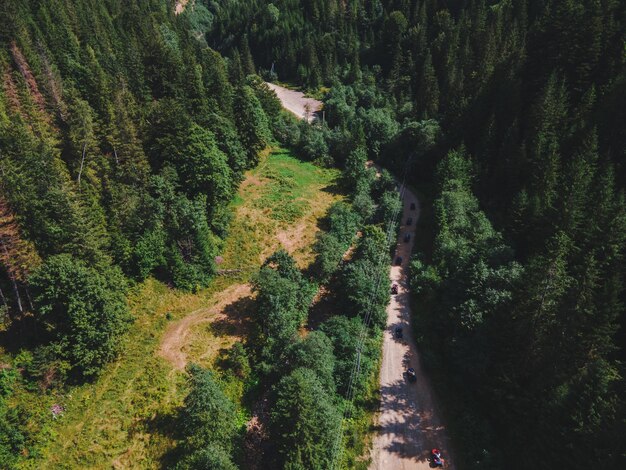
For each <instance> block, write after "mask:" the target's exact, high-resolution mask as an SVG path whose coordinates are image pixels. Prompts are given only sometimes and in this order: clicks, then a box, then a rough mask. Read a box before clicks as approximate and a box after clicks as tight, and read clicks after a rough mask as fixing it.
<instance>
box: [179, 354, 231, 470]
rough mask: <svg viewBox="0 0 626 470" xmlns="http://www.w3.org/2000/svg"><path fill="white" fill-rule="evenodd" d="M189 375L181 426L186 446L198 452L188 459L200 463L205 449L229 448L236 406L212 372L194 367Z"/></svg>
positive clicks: (190, 367) (191, 367) (203, 457)
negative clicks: (212, 446)
mask: <svg viewBox="0 0 626 470" xmlns="http://www.w3.org/2000/svg"><path fill="white" fill-rule="evenodd" d="M188 372H189V385H190V392H189V394H188V395H187V397H186V398H185V407H184V408H183V411H182V415H181V417H180V425H181V430H182V433H183V435H184V436H185V442H186V446H187V447H188V448H189V449H199V451H197V452H196V453H194V454H192V455H191V457H190V459H189V460H190V461H191V462H198V464H200V462H202V461H203V459H206V455H205V454H206V450H207V449H206V448H207V447H209V446H211V445H215V446H218V447H222V448H223V449H228V450H229V449H230V446H231V439H232V438H233V436H234V435H235V432H236V415H235V405H234V404H233V403H232V402H231V401H230V400H229V399H228V397H227V396H226V395H225V394H224V392H223V390H222V388H221V386H220V383H219V382H218V380H217V378H216V377H215V375H214V373H213V372H211V371H209V370H205V369H202V368H200V367H198V366H196V365H191V366H189V368H188ZM222 453H223V452H222ZM220 457H221V458H220V459H219V460H218V462H219V461H222V462H223V461H224V459H223V456H220ZM189 465H191V464H189ZM190 468H195V467H190ZM200 468H202V467H200ZM218 468H219V467H218Z"/></svg>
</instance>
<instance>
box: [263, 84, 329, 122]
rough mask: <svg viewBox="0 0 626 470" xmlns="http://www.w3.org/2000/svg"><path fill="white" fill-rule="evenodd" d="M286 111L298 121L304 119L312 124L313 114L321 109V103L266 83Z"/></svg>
mask: <svg viewBox="0 0 626 470" xmlns="http://www.w3.org/2000/svg"><path fill="white" fill-rule="evenodd" d="M266 83H267V86H269V87H270V88H271V89H272V90H274V93H276V96H278V99H279V100H280V102H281V103H282V105H283V108H285V109H286V110H287V111H290V112H292V113H293V114H295V115H296V116H297V117H299V118H300V119H306V120H307V121H309V122H313V120H314V119H315V113H317V112H318V111H319V110H320V109H322V102H321V101H318V100H316V99H313V98H307V97H306V96H304V93H302V92H300V91H295V90H290V89H288V88H285V87H282V86H280V85H274V84H273V83H269V82H266Z"/></svg>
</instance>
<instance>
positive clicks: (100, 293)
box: [30, 255, 130, 377]
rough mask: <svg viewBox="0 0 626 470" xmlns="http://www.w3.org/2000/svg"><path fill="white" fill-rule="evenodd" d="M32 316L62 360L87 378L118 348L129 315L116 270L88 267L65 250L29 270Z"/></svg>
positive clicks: (123, 289)
mask: <svg viewBox="0 0 626 470" xmlns="http://www.w3.org/2000/svg"><path fill="white" fill-rule="evenodd" d="M30 284H31V286H32V287H33V291H34V292H33V294H34V297H33V300H34V302H35V304H36V307H37V320H38V322H39V324H40V325H41V326H43V327H45V330H46V331H47V332H48V334H49V335H50V341H51V342H52V343H53V344H54V345H55V349H56V350H57V351H58V354H59V356H60V358H61V359H63V360H67V361H68V362H69V364H70V366H71V367H72V368H73V369H75V370H76V372H78V373H79V374H81V375H83V376H85V377H91V376H93V375H95V374H97V373H98V372H99V370H100V369H101V368H102V366H103V365H104V364H105V363H107V362H109V361H110V360H112V359H113V358H114V357H115V356H116V354H117V353H118V352H119V350H120V346H121V336H122V334H123V333H124V332H125V331H126V329H127V327H128V322H129V320H130V316H129V313H128V307H127V305H126V300H125V298H124V291H125V281H124V277H123V276H122V274H121V272H120V270H119V269H117V268H115V267H111V266H99V267H98V269H95V268H91V267H88V266H87V265H85V263H83V262H82V261H80V260H78V259H76V258H73V257H72V256H70V255H57V256H53V257H50V258H48V259H47V260H46V262H45V263H44V264H43V265H42V266H41V267H40V268H39V269H38V270H37V271H36V272H35V273H34V274H33V275H32V277H31V279H30Z"/></svg>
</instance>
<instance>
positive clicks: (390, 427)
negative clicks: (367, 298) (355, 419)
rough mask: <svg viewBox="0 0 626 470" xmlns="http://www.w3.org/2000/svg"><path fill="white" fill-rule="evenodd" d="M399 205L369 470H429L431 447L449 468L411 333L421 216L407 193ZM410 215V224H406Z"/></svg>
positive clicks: (442, 434)
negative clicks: (410, 280)
mask: <svg viewBox="0 0 626 470" xmlns="http://www.w3.org/2000/svg"><path fill="white" fill-rule="evenodd" d="M411 203H415V205H416V208H415V209H414V210H411V209H410V206H411ZM403 204H404V212H403V214H402V221H401V222H402V226H401V230H400V235H399V237H398V244H397V249H396V256H401V257H402V260H403V261H402V264H401V265H400V266H397V265H396V264H395V259H394V265H393V266H392V268H391V272H390V279H391V283H394V282H395V283H396V284H398V286H399V289H398V294H397V295H393V296H391V302H390V303H389V306H388V307H387V330H386V331H385V333H384V344H383V362H382V366H381V370H380V389H381V406H380V414H379V415H378V416H377V423H376V424H377V429H378V432H377V435H376V437H375V438H374V443H373V449H372V463H371V465H370V469H371V470H401V469H404V470H409V469H411V470H412V469H427V468H430V462H429V460H428V458H429V456H430V451H431V449H432V448H433V447H436V448H439V449H443V457H444V458H445V459H446V468H448V469H452V468H454V466H453V465H452V462H451V461H450V459H449V457H450V454H449V452H448V449H449V445H448V439H447V436H446V431H445V428H444V426H443V423H442V421H441V419H440V417H439V416H438V414H437V410H436V408H435V403H434V397H433V393H432V390H431V387H430V383H429V381H428V378H427V377H426V375H425V374H424V371H423V370H422V367H421V364H420V360H419V354H418V351H417V348H416V346H415V340H414V339H413V334H412V331H411V316H410V309H409V292H408V285H407V277H408V271H409V258H410V256H411V250H412V248H413V239H414V236H415V225H416V223H417V221H418V218H419V214H420V212H419V211H420V208H419V202H418V200H417V198H416V197H415V195H414V194H413V193H412V192H411V191H409V190H405V192H404V197H403ZM409 217H411V218H412V219H413V221H412V224H411V225H410V226H407V225H406V222H407V219H408V218H409ZM406 233H410V236H411V239H410V241H409V242H405V241H404V237H405V234H406ZM397 327H401V328H402V333H403V338H401V339H400V338H396V337H395V336H394V330H395V329H396V328H397ZM409 367H413V368H414V369H415V372H416V376H417V380H416V382H415V383H409V381H408V380H407V378H406V377H405V375H404V374H405V372H406V370H407V368H409Z"/></svg>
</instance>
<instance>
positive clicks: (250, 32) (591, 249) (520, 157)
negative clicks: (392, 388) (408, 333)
mask: <svg viewBox="0 0 626 470" xmlns="http://www.w3.org/2000/svg"><path fill="white" fill-rule="evenodd" d="M197 5H198V7H197V10H198V13H199V14H201V15H203V16H202V17H203V18H205V19H206V22H205V23H203V24H204V27H203V28H204V29H202V31H203V32H206V40H207V43H208V44H209V45H210V46H211V47H214V48H216V49H217V50H219V51H221V52H223V53H224V54H225V55H227V56H229V57H231V58H232V60H233V62H234V63H237V64H241V66H242V67H243V68H246V67H252V66H253V65H255V66H256V67H257V70H258V71H259V72H260V73H261V74H264V76H265V77H267V78H268V79H278V80H284V81H288V82H289V81H294V82H296V83H300V84H302V85H303V86H305V87H307V88H309V89H311V90H317V89H319V87H329V88H330V91H329V92H328V93H327V94H326V96H325V99H324V102H325V116H326V119H327V122H328V126H329V127H328V128H324V129H322V132H325V133H326V134H327V135H326V141H327V143H328V148H327V151H328V155H329V156H330V157H331V158H333V159H334V160H335V161H336V162H337V163H339V164H343V163H344V162H345V158H346V155H349V153H348V152H347V151H346V148H348V149H349V148H350V145H349V144H346V136H350V137H351V138H352V145H357V146H362V147H363V148H364V149H367V152H368V156H369V157H370V158H373V159H375V160H377V161H379V162H380V163H381V164H382V165H384V166H386V167H388V168H395V169H396V170H397V171H400V169H401V168H402V165H403V164H404V162H405V161H406V160H407V158H409V156H411V161H410V166H411V169H412V170H411V175H412V176H411V178H412V182H413V183H414V184H415V185H416V186H417V187H420V188H422V189H423V190H424V191H425V192H426V193H427V194H428V195H429V196H430V198H431V199H430V201H431V204H433V214H432V235H431V240H430V242H426V243H424V244H423V247H422V250H421V252H420V253H417V254H416V258H415V261H414V263H413V279H412V286H413V290H414V292H415V293H416V303H417V305H420V306H422V307H423V308H421V309H420V312H418V313H417V316H418V323H419V325H420V326H419V328H421V331H419V332H418V334H421V335H422V337H423V343H424V344H423V347H425V348H426V350H427V351H428V352H429V354H428V355H427V361H428V362H429V364H430V367H431V368H432V369H433V370H434V371H437V370H438V371H442V370H443V371H444V372H445V378H444V382H445V381H447V382H448V384H447V388H448V389H449V392H450V393H451V395H450V396H453V397H455V399H456V401H458V404H457V405H456V406H451V407H450V408H451V413H452V414H454V413H457V414H463V416H462V417H458V418H457V419H456V424H455V427H456V428H457V432H458V433H460V434H461V435H463V436H462V437H461V438H459V442H458V446H459V447H460V448H461V449H459V450H460V451H461V452H463V453H464V454H465V455H466V458H467V464H468V466H469V467H472V466H474V465H479V466H482V467H483V468H484V467H488V468H520V469H521V468H554V467H557V468H565V467H566V468H585V467H588V466H590V465H593V464H594V463H597V464H600V465H606V466H608V467H610V468H620V467H621V466H623V465H624V459H625V458H626V456H625V455H624V453H623V452H624V449H625V448H626V445H625V444H626V443H625V441H624V437H623V436H624V435H625V434H626V428H625V425H626V422H625V412H626V409H625V402H624V390H625V387H624V369H623V364H622V362H623V360H624V354H625V352H626V351H625V350H624V347H625V345H626V337H625V336H624V327H626V324H625V323H626V316H625V315H624V301H625V300H626V299H625V294H624V289H623V286H624V274H625V273H624V267H623V266H624V262H623V261H624V258H623V257H624V248H625V243H624V242H625V240H624V237H625V236H626V213H625V209H626V207H625V201H624V188H625V184H626V166H625V163H624V162H625V160H624V157H625V155H624V152H625V149H626V138H625V137H626V136H625V134H624V122H626V120H625V117H626V116H625V115H624V110H625V109H626V72H625V68H624V60H625V56H624V43H625V39H626V36H625V33H626V29H625V28H626V25H625V23H624V21H625V15H626V10H625V8H624V3H623V2H617V1H611V0H609V1H586V0H553V1H550V0H548V1H533V0H529V1H500V2H496V1H470V2H460V1H452V2H440V1H437V0H426V1H415V2H408V1H358V0H355V1H348V2H338V1H328V0H320V1H316V0H311V1H308V0H307V1H301V2H296V1H285V2H273V3H270V2H262V1H252V2H247V1H246V2H234V1H233V2H226V3H224V4H222V5H217V4H216V3H212V2H211V3H210V2H207V3H204V2H197ZM189 14H192V12H190V13H189ZM251 60H253V61H254V62H253V65H252V64H251ZM348 166H350V165H349V164H348ZM453 412H454V413H453ZM453 421H454V419H453Z"/></svg>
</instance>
